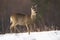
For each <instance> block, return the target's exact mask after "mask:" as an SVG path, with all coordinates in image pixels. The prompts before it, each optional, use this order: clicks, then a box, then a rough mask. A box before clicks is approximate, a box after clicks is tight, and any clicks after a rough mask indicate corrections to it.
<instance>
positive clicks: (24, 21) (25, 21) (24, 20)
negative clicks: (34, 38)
mask: <svg viewBox="0 0 60 40" xmlns="http://www.w3.org/2000/svg"><path fill="white" fill-rule="evenodd" d="M35 17H36V13H35V11H34V9H33V8H31V15H24V14H14V15H11V17H10V22H11V23H12V24H11V26H10V31H11V32H12V28H15V30H18V29H16V25H25V26H26V28H27V31H28V33H29V34H30V29H29V27H28V25H30V24H31V23H32V22H33V21H34V18H35ZM18 31H19V30H18Z"/></svg>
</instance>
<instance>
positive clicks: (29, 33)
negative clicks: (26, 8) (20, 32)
mask: <svg viewBox="0 0 60 40" xmlns="http://www.w3.org/2000/svg"><path fill="white" fill-rule="evenodd" d="M26 28H27V31H28V34H29V35H30V29H29V27H28V25H27V24H26Z"/></svg>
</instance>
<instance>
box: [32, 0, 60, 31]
mask: <svg viewBox="0 0 60 40" xmlns="http://www.w3.org/2000/svg"><path fill="white" fill-rule="evenodd" d="M32 5H37V19H36V21H37V22H36V24H37V29H38V30H39V31H45V30H46V31H49V30H60V0H32Z"/></svg>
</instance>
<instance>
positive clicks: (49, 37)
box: [0, 31, 60, 40]
mask: <svg viewBox="0 0 60 40" xmlns="http://www.w3.org/2000/svg"><path fill="white" fill-rule="evenodd" d="M0 40H60V31H44V32H31V34H30V35H28V33H6V34H0Z"/></svg>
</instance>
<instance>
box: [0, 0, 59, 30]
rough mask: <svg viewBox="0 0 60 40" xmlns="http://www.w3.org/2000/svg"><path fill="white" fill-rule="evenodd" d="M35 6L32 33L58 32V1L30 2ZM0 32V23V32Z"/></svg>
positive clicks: (39, 0) (34, 0) (32, 0)
mask: <svg viewBox="0 0 60 40" xmlns="http://www.w3.org/2000/svg"><path fill="white" fill-rule="evenodd" d="M31 2H32V5H33V6H34V5H37V18H36V21H35V26H34V27H33V28H32V29H33V30H34V31H49V30H60V0H31ZM1 30H2V27H1V22H0V31H1Z"/></svg>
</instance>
